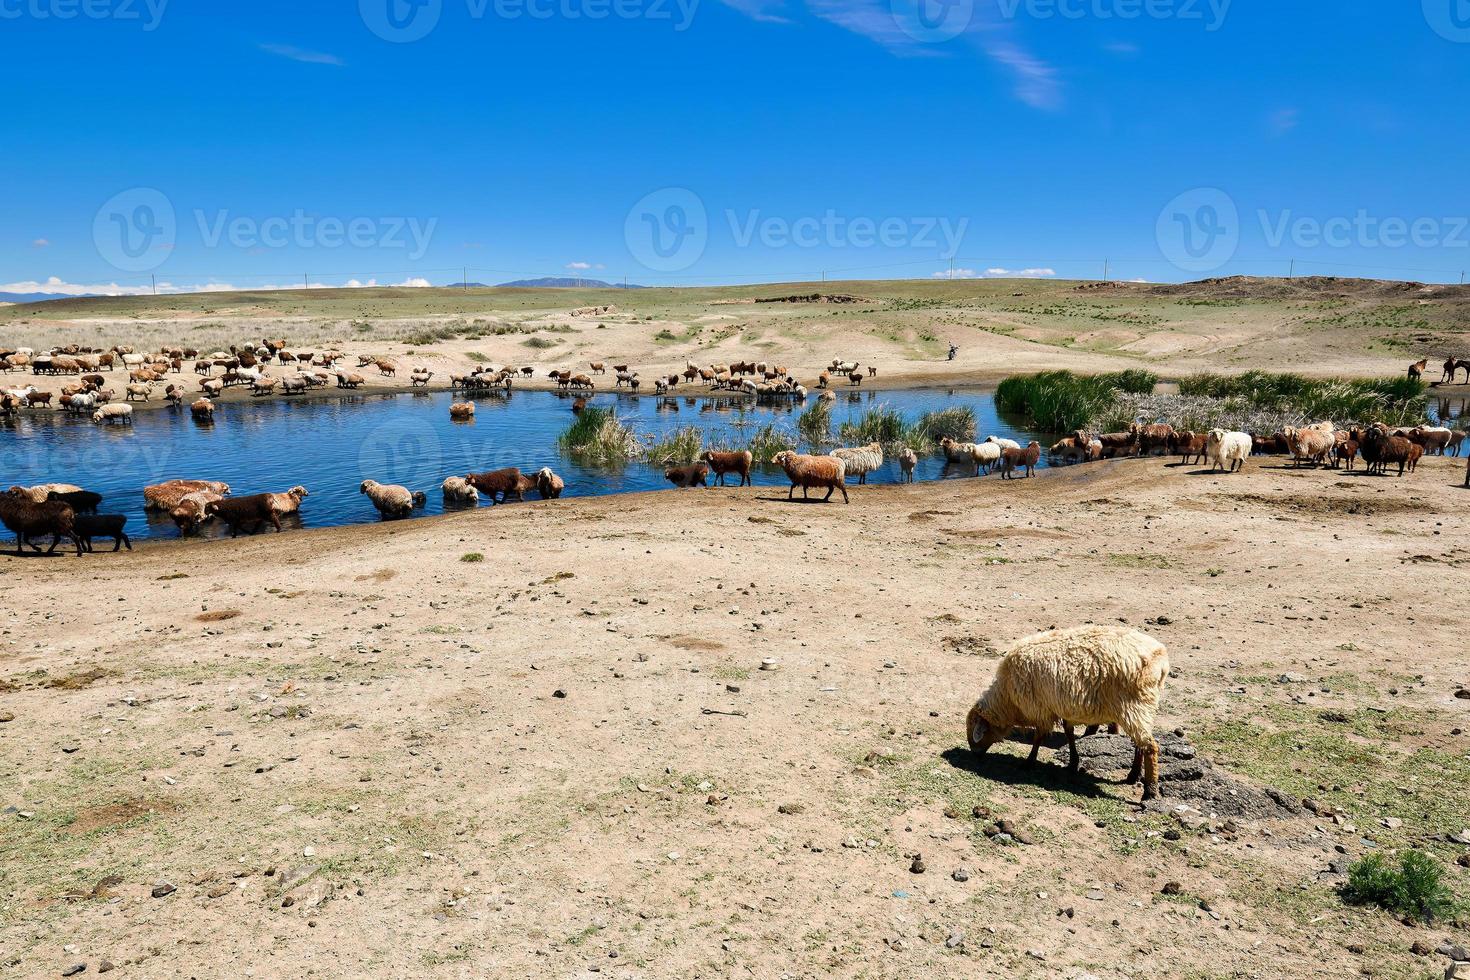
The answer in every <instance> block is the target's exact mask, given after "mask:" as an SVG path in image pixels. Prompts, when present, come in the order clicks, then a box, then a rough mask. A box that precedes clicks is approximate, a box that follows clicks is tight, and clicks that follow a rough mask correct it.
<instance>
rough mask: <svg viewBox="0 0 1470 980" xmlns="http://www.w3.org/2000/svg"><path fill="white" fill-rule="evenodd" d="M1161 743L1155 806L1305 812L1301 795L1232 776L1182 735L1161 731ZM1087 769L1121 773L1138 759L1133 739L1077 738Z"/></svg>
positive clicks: (1061, 753)
mask: <svg viewBox="0 0 1470 980" xmlns="http://www.w3.org/2000/svg"><path fill="white" fill-rule="evenodd" d="M1156 738H1157V740H1158V743H1159V792H1160V794H1161V795H1162V797H1163V798H1162V799H1158V800H1151V801H1150V802H1149V803H1148V804H1147V808H1148V809H1150V810H1154V809H1157V810H1163V811H1172V810H1174V809H1175V808H1176V807H1178V806H1179V805H1180V804H1185V805H1188V806H1190V807H1193V808H1194V809H1196V810H1198V811H1200V813H1201V814H1202V815H1203V816H1204V817H1210V816H1218V817H1245V818H1249V819H1252V820H1261V819H1269V818H1275V817H1288V816H1292V815H1294V814H1298V813H1301V812H1302V810H1301V806H1300V804H1299V803H1298V801H1297V800H1296V799H1294V798H1293V797H1291V796H1288V795H1287V794H1285V793H1283V792H1282V791H1281V790H1278V789H1275V788H1273V787H1270V786H1264V787H1261V786H1256V785H1254V784H1252V783H1248V782H1246V781H1245V780H1243V779H1240V778H1238V777H1236V776H1232V775H1230V774H1229V773H1227V772H1226V771H1225V770H1223V769H1221V768H1219V767H1218V766H1216V765H1215V764H1214V763H1213V762H1210V761H1209V760H1208V759H1201V758H1200V757H1199V753H1198V752H1197V751H1196V750H1195V747H1194V746H1193V745H1191V744H1190V743H1189V741H1188V740H1187V739H1185V738H1184V737H1182V736H1180V735H1174V734H1172V733H1171V734H1165V735H1158V736H1156ZM1077 754H1078V755H1079V756H1080V757H1081V768H1082V770H1083V771H1085V772H1088V773H1091V774H1092V775H1094V776H1100V777H1101V776H1114V777H1117V776H1119V775H1120V774H1122V773H1125V772H1127V771H1128V768H1129V767H1130V766H1132V765H1133V742H1132V741H1130V740H1129V739H1128V738H1127V736H1124V735H1106V734H1097V735H1093V736H1092V737H1090V738H1079V739H1078V740H1077ZM1067 760H1068V753H1067V748H1066V746H1065V745H1064V746H1062V747H1061V748H1060V749H1057V750H1056V761H1057V762H1058V763H1059V764H1061V765H1066V764H1067Z"/></svg>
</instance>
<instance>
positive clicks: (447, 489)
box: [442, 476, 480, 504]
mask: <svg viewBox="0 0 1470 980" xmlns="http://www.w3.org/2000/svg"><path fill="white" fill-rule="evenodd" d="M442 489H443V491H444V499H445V500H452V501H456V502H458V503H461V504H478V503H479V502H480V491H478V490H476V489H475V488H474V487H472V486H470V482H469V481H468V480H466V479H465V478H464V477H462V476H451V477H446V478H445V480H444V486H443V487H442Z"/></svg>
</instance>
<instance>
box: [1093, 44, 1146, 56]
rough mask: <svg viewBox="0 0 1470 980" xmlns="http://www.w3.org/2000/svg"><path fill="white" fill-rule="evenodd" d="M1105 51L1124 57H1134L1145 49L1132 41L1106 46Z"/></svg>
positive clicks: (1104, 46)
mask: <svg viewBox="0 0 1470 980" xmlns="http://www.w3.org/2000/svg"><path fill="white" fill-rule="evenodd" d="M1103 50H1104V51H1107V52H1108V53H1110V54H1116V55H1119V56H1122V57H1132V56H1133V55H1135V54H1138V52H1139V51H1141V50H1143V49H1142V48H1140V47H1139V46H1138V45H1136V44H1134V43H1133V42H1132V41H1114V42H1112V43H1111V44H1104V45H1103Z"/></svg>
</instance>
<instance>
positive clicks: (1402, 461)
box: [1358, 426, 1422, 476]
mask: <svg viewBox="0 0 1470 980" xmlns="http://www.w3.org/2000/svg"><path fill="white" fill-rule="evenodd" d="M1412 448H1415V447H1414V444H1413V443H1412V442H1410V441H1409V440H1407V439H1405V438H1404V437H1403V436H1394V435H1389V434H1388V432H1386V431H1385V430H1383V429H1381V428H1379V427H1377V426H1374V427H1372V428H1369V429H1365V430H1363V438H1362V440H1361V442H1360V444H1359V447H1358V449H1359V452H1360V453H1361V454H1362V457H1363V462H1365V463H1367V464H1368V472H1369V473H1378V474H1380V475H1385V476H1386V475H1387V473H1388V466H1389V464H1391V463H1397V464H1398V467H1399V472H1398V475H1399V476H1403V475H1404V468H1405V467H1407V466H1408V464H1409V452H1410V450H1411V449H1412ZM1421 451H1422V450H1421Z"/></svg>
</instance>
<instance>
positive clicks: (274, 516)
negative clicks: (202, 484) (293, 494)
mask: <svg viewBox="0 0 1470 980" xmlns="http://www.w3.org/2000/svg"><path fill="white" fill-rule="evenodd" d="M269 513H270V519H271V524H272V525H274V526H275V529H276V533H277V534H280V533H281V518H280V517H279V516H278V515H277V514H276V512H275V509H274V508H272V509H271V510H270V511H269ZM114 550H115V549H114Z"/></svg>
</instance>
